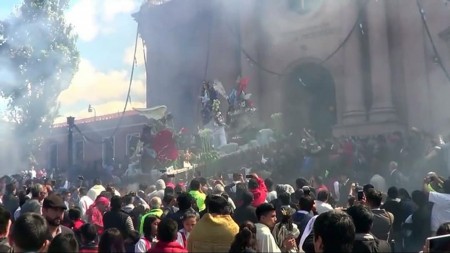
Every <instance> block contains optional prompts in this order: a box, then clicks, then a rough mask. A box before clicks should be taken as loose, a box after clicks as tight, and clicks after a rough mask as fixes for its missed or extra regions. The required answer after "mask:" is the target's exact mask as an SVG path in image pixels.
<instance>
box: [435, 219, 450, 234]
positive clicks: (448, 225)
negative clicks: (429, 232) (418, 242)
mask: <svg viewBox="0 0 450 253" xmlns="http://www.w3.org/2000/svg"><path fill="white" fill-rule="evenodd" d="M448 234H450V222H445V223H442V224H441V225H440V226H439V228H438V229H437V231H436V236H439V235H448Z"/></svg>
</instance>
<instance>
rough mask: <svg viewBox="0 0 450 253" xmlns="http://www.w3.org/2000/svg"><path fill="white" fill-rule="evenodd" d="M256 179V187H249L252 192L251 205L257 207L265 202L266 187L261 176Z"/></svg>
mask: <svg viewBox="0 0 450 253" xmlns="http://www.w3.org/2000/svg"><path fill="white" fill-rule="evenodd" d="M256 181H258V188H255V189H250V192H251V193H252V194H253V202H252V205H253V206H254V207H258V206H259V205H261V204H262V203H264V202H266V197H267V188H266V184H265V183H264V180H263V179H262V178H256Z"/></svg>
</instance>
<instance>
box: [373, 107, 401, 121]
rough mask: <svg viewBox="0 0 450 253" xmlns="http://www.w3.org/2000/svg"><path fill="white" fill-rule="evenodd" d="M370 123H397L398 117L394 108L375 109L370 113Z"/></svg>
mask: <svg viewBox="0 0 450 253" xmlns="http://www.w3.org/2000/svg"><path fill="white" fill-rule="evenodd" d="M369 121H370V122H395V121H397V115H396V112H395V110H394V109H393V108H392V107H380V108H373V109H372V110H370V113H369Z"/></svg>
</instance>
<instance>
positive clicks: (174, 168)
mask: <svg viewBox="0 0 450 253" xmlns="http://www.w3.org/2000/svg"><path fill="white" fill-rule="evenodd" d="M248 84H249V79H248V78H246V77H243V78H238V79H237V82H236V86H235V87H234V88H233V89H232V90H231V91H230V93H228V94H227V93H226V90H225V88H224V86H223V85H222V83H221V82H220V81H218V80H213V81H205V82H203V84H202V89H201V94H200V96H199V100H200V105H201V109H200V115H201V119H200V120H199V121H200V122H201V125H202V127H201V128H200V127H199V130H198V132H196V133H193V134H192V133H191V134H189V133H187V131H186V130H185V129H184V128H181V130H179V131H176V130H175V129H174V127H173V123H172V119H173V118H172V115H171V114H170V113H169V112H168V108H167V107H166V106H164V105H161V106H157V107H153V108H147V109H135V110H136V111H138V112H139V113H140V114H141V115H143V116H145V117H146V118H147V119H148V124H147V125H146V126H144V128H143V129H142V133H141V136H140V140H139V141H138V143H137V146H136V148H135V150H134V154H133V155H132V157H131V159H130V160H131V162H130V164H129V166H128V170H127V171H126V173H125V177H128V178H133V181H148V180H154V179H157V178H159V177H160V176H161V175H162V174H169V175H177V177H178V178H179V179H180V180H181V179H184V178H185V179H188V178H190V177H191V176H193V175H195V174H201V175H202V176H204V177H210V176H214V175H217V174H218V173H220V174H227V173H228V174H229V173H232V172H235V171H236V170H239V169H241V168H250V167H252V166H253V165H254V164H255V163H260V162H261V161H264V154H267V153H270V152H271V150H274V149H275V148H276V146H279V145H283V144H282V143H283V142H285V141H286V139H289V138H290V137H289V136H285V135H284V134H283V131H282V122H281V120H282V118H283V117H282V115H281V113H275V114H273V115H272V117H271V122H269V124H266V125H263V124H261V123H260V122H259V121H258V119H257V116H256V113H255V112H256V107H255V106H254V104H253V102H252V101H251V100H250V98H251V94H250V93H248V92H247V87H248ZM222 102H226V103H227V106H226V108H225V109H226V113H225V114H223V113H222V110H223V109H224V106H222ZM224 115H225V116H224ZM307 138H308V139H303V142H302V143H301V145H307V146H308V145H310V144H309V143H311V142H312V141H311V139H312V136H311V135H310V134H309V133H308V136H307ZM291 139H292V138H291ZM305 148H306V147H305ZM316 148H317V147H316Z"/></svg>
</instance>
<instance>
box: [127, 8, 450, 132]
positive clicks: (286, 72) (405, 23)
mask: <svg viewBox="0 0 450 253" xmlns="http://www.w3.org/2000/svg"><path fill="white" fill-rule="evenodd" d="M419 3H420V4H421V5H422V6H420V5H418V4H417V3H416V1H413V0H411V1H403V0H339V1H335V0H245V1H243V0H172V1H167V0H166V1H148V2H147V3H145V4H144V5H142V7H141V10H140V11H139V12H138V13H136V14H135V18H136V20H137V22H138V23H139V33H140V35H141V37H142V38H143V40H144V42H145V47H146V50H147V54H146V56H147V57H146V59H147V60H146V63H147V64H146V68H147V106H148V107H151V106H154V105H160V104H166V105H167V106H168V107H169V109H170V110H171V111H172V112H173V114H174V115H175V118H176V119H177V120H178V123H179V124H182V125H185V126H189V127H196V124H198V123H197V122H199V113H198V111H199V106H200V105H199V98H198V97H199V94H200V90H201V86H202V81H203V80H205V79H206V80H212V79H219V80H220V81H222V83H223V84H224V85H225V87H226V88H227V89H228V90H230V89H231V88H232V87H233V86H234V85H235V84H236V78H237V77H238V76H240V75H242V76H247V77H249V78H250V84H249V92H250V93H252V94H253V95H252V98H253V100H254V102H255V105H256V106H257V108H258V112H259V116H260V118H261V119H263V120H268V119H270V115H271V114H273V113H277V112H282V113H283V116H284V118H285V120H284V122H285V127H287V128H288V129H292V130H293V131H298V130H299V129H302V128H304V127H306V128H313V129H317V131H318V132H320V133H323V134H327V133H333V134H334V135H335V136H341V135H372V134H379V133H387V132H392V131H397V130H398V131H404V130H405V129H407V128H409V127H417V128H419V129H423V130H425V131H427V132H430V133H448V132H450V131H448V130H449V129H450V109H449V108H450V99H449V95H450V79H448V78H447V77H446V75H445V72H444V71H443V69H447V68H448V69H449V70H450V46H449V45H450V28H449V27H450V15H448V13H449V10H450V9H449V8H450V5H449V7H447V2H446V1H443V0H427V1H419ZM421 12H422V13H423V15H424V17H425V22H424V20H423V19H422V15H421ZM425 24H426V26H427V27H428V28H429V32H430V35H431V38H432V40H433V44H434V46H435V48H436V51H437V52H438V54H436V53H435V50H433V44H432V43H431V42H430V38H429V37H428V36H427V31H426V29H425ZM439 63H442V66H443V69H442V67H441V65H440V64H439ZM224 102H225V101H224Z"/></svg>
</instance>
